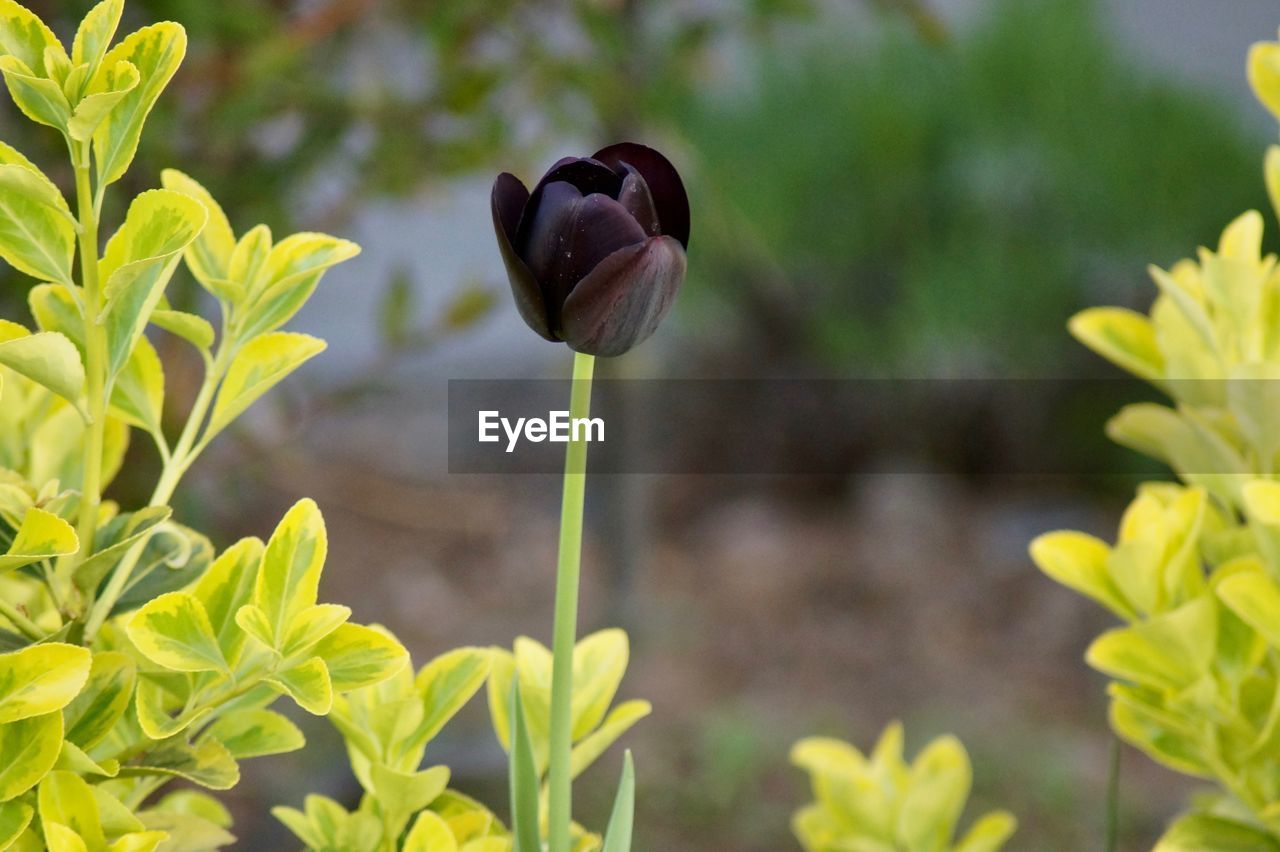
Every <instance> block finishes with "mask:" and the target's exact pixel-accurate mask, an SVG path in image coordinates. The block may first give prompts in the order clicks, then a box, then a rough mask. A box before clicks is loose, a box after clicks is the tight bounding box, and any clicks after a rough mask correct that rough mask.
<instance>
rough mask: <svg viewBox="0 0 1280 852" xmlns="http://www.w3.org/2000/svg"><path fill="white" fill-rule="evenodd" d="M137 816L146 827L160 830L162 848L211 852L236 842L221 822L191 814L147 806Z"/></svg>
mask: <svg viewBox="0 0 1280 852" xmlns="http://www.w3.org/2000/svg"><path fill="white" fill-rule="evenodd" d="M138 816H139V818H140V819H142V821H143V822H144V823H145V824H146V827H147V828H148V829H151V830H152V831H154V832H156V833H158V834H161V836H162V837H163V838H164V840H163V842H164V848H166V849H175V850H177V849H198V850H200V852H212V850H215V849H221V848H222V847H224V846H230V845H231V844H233V843H235V842H236V836H235V835H234V834H232V833H231V832H229V831H227V830H226V829H225V828H223V827H222V826H219V825H216V824H214V823H212V822H210V821H209V820H207V819H204V818H203V817H199V816H195V815H194V814H186V813H176V812H172V811H163V810H157V809H154V808H153V809H151V810H148V811H143V812H142V813H140V814H139V815H138Z"/></svg>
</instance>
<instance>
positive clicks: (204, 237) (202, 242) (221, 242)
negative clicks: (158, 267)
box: [160, 169, 236, 296]
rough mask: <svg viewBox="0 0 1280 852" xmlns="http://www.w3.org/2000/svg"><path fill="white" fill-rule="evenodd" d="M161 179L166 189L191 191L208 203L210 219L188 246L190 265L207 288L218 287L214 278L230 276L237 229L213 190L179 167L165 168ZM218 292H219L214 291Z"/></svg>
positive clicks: (198, 199)
mask: <svg viewBox="0 0 1280 852" xmlns="http://www.w3.org/2000/svg"><path fill="white" fill-rule="evenodd" d="M160 180H161V183H162V184H163V185H164V188H165V189H172V190H174V191H175V192H181V193H182V194H183V195H189V196H191V197H192V198H194V199H196V200H197V201H199V202H200V203H201V204H203V205H204V207H205V210H206V211H208V214H209V221H208V223H207V224H205V226H204V230H203V231H201V232H200V236H199V237H197V238H196V239H195V240H193V241H192V242H191V245H189V246H187V250H186V260H187V268H188V269H190V270H191V274H192V275H193V276H195V279H196V280H197V281H199V282H200V284H201V286H203V287H204V288H205V289H206V290H210V291H211V292H213V291H214V286H213V284H212V283H211V282H214V281H225V280H226V279H227V278H229V274H228V273H229V269H230V264H231V255H232V253H233V252H234V251H235V250H236V237H235V232H233V231H232V230H231V223H230V222H228V221H227V214H225V213H223V212H222V207H221V206H219V204H218V202H217V201H215V200H214V198H213V196H212V195H210V194H209V191H208V190H207V189H205V188H204V187H203V186H201V185H200V184H198V183H196V181H194V180H193V179H192V178H190V177H188V176H187V175H185V174H183V173H182V172H180V171H177V170H176V169H165V170H164V171H163V172H161V173H160ZM214 295H215V296H216V295H218V293H217V292H214Z"/></svg>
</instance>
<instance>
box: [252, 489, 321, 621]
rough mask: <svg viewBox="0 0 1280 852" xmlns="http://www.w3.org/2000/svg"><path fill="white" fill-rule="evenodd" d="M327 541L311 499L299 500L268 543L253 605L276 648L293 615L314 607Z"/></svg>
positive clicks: (255, 586) (318, 510)
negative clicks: (264, 618)
mask: <svg viewBox="0 0 1280 852" xmlns="http://www.w3.org/2000/svg"><path fill="white" fill-rule="evenodd" d="M328 549H329V539H328V535H327V533H326V532H325V527H324V518H322V517H321V516H320V509H319V508H318V507H317V506H316V504H315V501H313V500H300V501H299V502H298V503H297V504H295V505H294V507H293V508H292V509H290V510H289V511H288V513H286V514H285V516H284V518H283V519H282V520H281V521H280V525H279V526H277V527H276V529H275V532H273V533H272V534H271V539H270V540H269V541H268V542H267V549H266V552H265V553H264V554H263V557H262V567H261V568H260V569H259V570H258V577H257V582H256V584H255V585H254V589H253V603H254V604H255V605H256V606H257V607H258V609H260V610H262V613H263V615H265V616H266V621H267V625H268V627H269V629H270V631H271V634H270V635H271V638H272V640H273V641H272V642H271V643H269V644H271V645H272V646H273V647H278V646H279V645H280V644H281V642H280V640H281V639H283V637H284V636H285V633H286V631H287V630H288V627H289V622H290V621H291V620H292V619H293V617H294V616H295V615H297V614H298V613H299V612H301V611H302V610H304V609H307V608H308V607H311V606H314V605H315V602H316V596H317V593H318V589H319V585H320V572H321V570H322V569H323V568H324V560H325V556H326V554H327V553H328Z"/></svg>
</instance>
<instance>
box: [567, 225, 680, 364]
mask: <svg viewBox="0 0 1280 852" xmlns="http://www.w3.org/2000/svg"><path fill="white" fill-rule="evenodd" d="M685 265H686V260H685V252H684V247H683V246H681V245H680V243H679V242H678V241H677V240H676V239H675V238H674V237H670V236H661V237H651V238H649V239H648V240H645V241H644V242H643V243H641V244H640V245H636V246H629V247H627V248H624V249H620V250H619V251H616V252H614V253H613V254H611V255H609V256H608V257H606V258H605V259H604V260H602V261H601V262H600V264H599V265H598V266H596V268H595V269H593V270H592V271H591V273H590V274H589V275H587V277H586V278H584V279H582V281H580V282H579V283H578V286H577V287H575V288H574V289H573V292H572V293H570V294H569V297H568V298H567V299H566V300H565V302H564V308H563V311H562V313H561V317H560V336H561V337H562V338H563V339H564V341H565V343H567V344H569V348H570V349H573V350H575V351H578V352H585V353H587V354H590V355H601V356H611V355H621V354H622V353H624V352H626V351H627V350H628V349H631V348H632V347H633V346H635V345H637V344H639V343H642V342H644V341H645V340H646V339H647V338H648V337H649V336H650V335H652V334H653V333H654V331H656V330H657V328H658V325H659V324H660V323H661V322H662V320H663V318H664V317H666V315H667V313H668V312H669V311H670V310H671V305H672V304H673V303H674V302H675V298H676V293H677V292H678V291H679V289H680V284H681V282H682V281H684V273H685Z"/></svg>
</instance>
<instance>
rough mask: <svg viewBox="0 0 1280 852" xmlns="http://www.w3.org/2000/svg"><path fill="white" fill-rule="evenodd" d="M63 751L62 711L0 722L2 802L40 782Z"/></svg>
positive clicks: (0, 797) (0, 791) (0, 790)
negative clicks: (15, 720) (4, 723)
mask: <svg viewBox="0 0 1280 852" xmlns="http://www.w3.org/2000/svg"><path fill="white" fill-rule="evenodd" d="M61 751H62V713H60V712H58V711H56V710H55V711H54V712H52V713H46V714H44V715H43V716H32V717H30V718H28V719H22V720H19V721H17V722H10V723H8V724H6V725H0V802H7V801H9V800H11V799H14V798H16V797H17V796H21V795H22V794H23V793H25V792H27V791H28V790H30V789H31V788H32V787H34V786H35V785H36V784H37V783H39V781H40V779H41V778H43V777H44V776H45V773H46V772H48V771H49V770H50V769H52V768H53V765H54V764H55V763H57V762H58V754H59V753H60V752H61Z"/></svg>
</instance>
